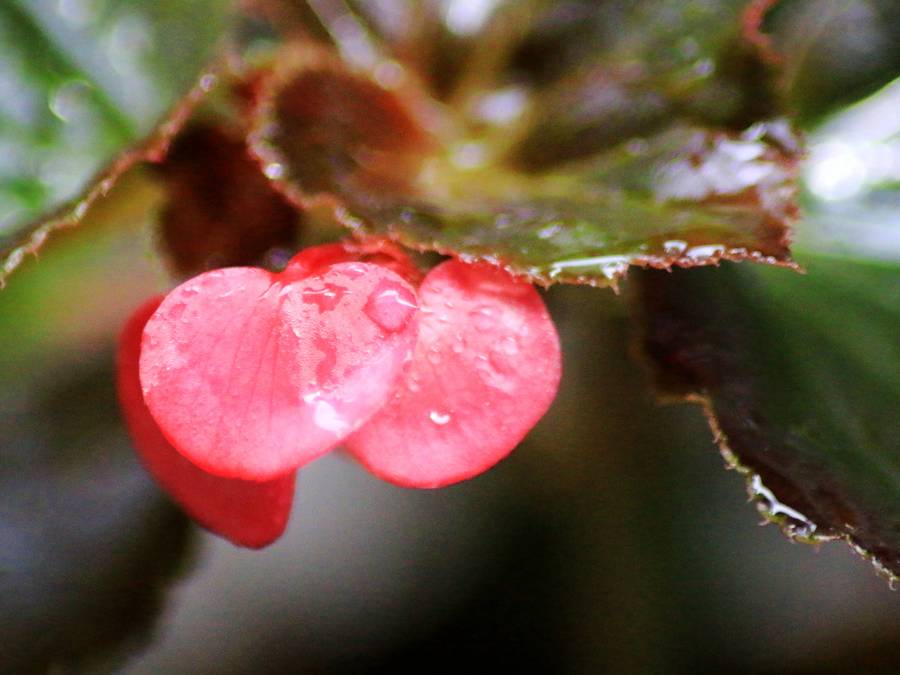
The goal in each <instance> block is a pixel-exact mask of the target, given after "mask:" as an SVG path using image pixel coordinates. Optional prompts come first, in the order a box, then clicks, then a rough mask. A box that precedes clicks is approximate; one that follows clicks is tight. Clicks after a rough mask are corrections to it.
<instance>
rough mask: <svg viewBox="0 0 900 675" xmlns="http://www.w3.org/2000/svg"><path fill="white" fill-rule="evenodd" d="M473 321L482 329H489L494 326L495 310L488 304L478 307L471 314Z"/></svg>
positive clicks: (476, 326)
mask: <svg viewBox="0 0 900 675" xmlns="http://www.w3.org/2000/svg"><path fill="white" fill-rule="evenodd" d="M469 317H470V318H471V319H472V323H473V324H474V325H475V328H477V329H478V330H480V331H487V330H490V329H491V328H493V326H494V310H493V309H491V308H490V307H488V306H487V305H482V306H481V307H477V308H476V309H474V310H473V311H472V312H471V313H470V314H469Z"/></svg>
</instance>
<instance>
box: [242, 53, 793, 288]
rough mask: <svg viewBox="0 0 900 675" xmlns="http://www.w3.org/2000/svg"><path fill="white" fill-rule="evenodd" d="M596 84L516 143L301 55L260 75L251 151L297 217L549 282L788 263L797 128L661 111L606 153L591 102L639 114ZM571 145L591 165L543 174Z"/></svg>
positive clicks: (406, 86)
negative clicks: (703, 124) (724, 122)
mask: <svg viewBox="0 0 900 675" xmlns="http://www.w3.org/2000/svg"><path fill="white" fill-rule="evenodd" d="M603 72H605V71H603ZM601 75H602V72H601ZM598 77H599V78H600V79H599V80H598V81H597V82H593V81H592V80H591V78H590V77H587V80H588V82H585V81H583V80H582V79H579V80H578V81H577V83H576V84H577V86H574V85H573V87H572V88H571V90H570V89H567V88H566V87H564V86H563V87H561V88H559V89H556V90H554V91H553V92H550V93H549V94H548V95H545V96H543V97H541V98H540V99H538V98H535V99H534V100H532V101H530V103H529V102H528V101H523V102H520V103H519V104H518V105H519V106H520V107H521V108H522V111H520V116H522V117H523V118H527V117H529V115H526V114H525V112H524V111H525V110H529V109H530V108H529V105H530V106H533V107H534V108H535V110H534V111H532V114H531V115H530V116H531V117H534V118H535V119H536V121H533V122H532V123H531V127H533V128H532V129H531V132H530V133H529V134H528V135H527V136H526V137H525V139H524V140H520V141H519V143H518V144H513V140H514V139H515V138H516V137H517V134H518V132H517V131H516V128H515V127H514V126H512V125H506V126H504V125H498V126H497V127H496V128H493V129H485V130H483V131H480V132H478V133H473V132H471V129H469V127H467V126H466V125H465V124H460V123H459V120H457V119H455V118H453V117H451V116H445V115H444V113H445V112H446V110H445V109H443V108H441V107H440V106H438V105H436V104H435V103H434V101H433V100H432V99H430V98H429V97H428V95H427V94H426V93H424V92H422V91H419V90H418V89H416V88H415V87H414V86H413V85H412V84H411V82H410V80H411V78H407V80H405V81H403V80H401V83H400V84H398V85H397V86H396V87H394V86H393V84H392V85H391V86H392V87H393V88H386V87H384V86H382V84H380V83H379V80H378V73H377V72H375V73H373V74H371V76H368V75H367V74H366V73H364V72H360V71H359V70H351V69H350V68H348V67H347V66H346V65H345V64H343V63H342V62H341V61H340V60H339V59H338V58H337V57H336V56H335V55H333V54H330V53H328V52H325V51H324V50H321V49H314V48H309V47H296V46H295V48H293V49H285V50H284V51H283V52H282V55H281V57H280V58H279V60H278V62H277V65H276V67H275V69H274V72H273V73H271V74H270V75H269V76H268V77H266V78H264V81H263V83H262V86H261V89H260V96H259V98H258V99H257V101H256V106H255V108H254V110H253V113H252V126H253V132H252V133H251V137H250V147H251V150H252V151H253V152H254V153H255V154H256V155H257V156H258V157H259V158H260V161H261V162H262V163H263V165H264V167H265V172H266V174H267V175H268V176H269V177H270V178H272V179H273V180H274V181H275V183H276V185H277V186H278V187H279V189H281V190H283V191H284V192H285V194H286V195H288V196H289V197H290V198H291V199H292V200H293V201H294V202H295V203H297V204H299V205H300V206H303V207H306V206H310V205H313V204H316V203H320V202H323V201H324V202H326V203H329V204H331V205H332V206H333V207H334V213H335V215H336V217H337V219H338V220H339V221H341V222H342V223H344V224H345V225H347V226H348V227H350V228H352V229H354V230H355V231H364V232H367V233H370V234H373V233H374V234H379V235H387V236H389V237H391V238H392V239H394V240H396V241H398V242H400V243H402V244H403V245H405V246H407V247H410V248H414V249H417V250H428V251H437V252H440V253H444V254H448V255H454V256H457V257H464V258H467V259H478V258H480V259H483V260H487V261H489V262H494V263H500V264H503V265H504V266H506V267H507V268H508V269H509V270H511V271H513V272H514V273H516V274H518V275H520V276H527V277H529V278H531V279H533V280H535V281H539V282H542V283H550V282H556V281H568V282H577V283H591V284H597V285H602V284H608V283H615V281H616V280H617V279H618V278H619V277H621V276H622V275H623V274H624V273H625V272H626V271H627V269H628V267H629V266H630V265H639V266H644V267H659V268H666V269H668V268H670V267H672V266H685V267H693V266H698V265H709V264H716V263H718V262H719V261H720V260H723V259H728V260H753V261H758V262H764V263H768V264H780V265H788V266H789V265H791V262H790V258H789V251H788V229H787V226H788V224H789V223H790V222H791V221H792V220H793V218H794V216H795V213H796V205H795V189H794V179H795V174H796V162H797V157H798V152H799V148H798V143H797V140H796V138H795V137H794V136H793V134H792V132H791V130H790V128H789V126H788V125H787V124H786V123H783V122H772V123H765V124H755V125H753V126H752V127H750V128H748V129H746V130H745V131H744V132H743V133H734V132H731V131H720V130H711V129H704V128H700V127H697V126H695V125H694V124H693V123H688V122H687V121H685V120H682V119H679V118H672V117H671V115H669V112H668V110H667V109H666V110H663V111H662V113H660V114H661V115H662V117H661V118H660V119H661V120H665V121H666V124H665V125H663V126H662V128H659V129H657V128H656V127H654V128H653V133H652V135H650V136H649V137H647V138H638V139H636V140H635V139H631V141H633V142H629V138H630V136H631V135H632V134H633V133H637V132H636V131H635V130H630V131H628V132H627V133H625V132H624V131H623V130H622V129H618V130H617V131H616V132H615V133H613V134H612V136H611V137H610V138H606V137H605V136H604V137H603V139H601V140H602V142H598V143H596V144H595V143H594V141H593V140H590V139H589V137H590V136H591V135H592V133H593V132H591V133H588V134H587V135H585V133H582V132H583V131H584V129H583V128H582V127H583V126H584V125H585V124H588V126H589V127H590V128H591V129H594V128H595V127H596V128H603V129H609V128H611V127H612V121H611V119H610V114H611V113H610V112H609V111H608V110H606V108H603V110H600V111H593V113H591V114H589V115H587V117H588V119H587V120H585V119H581V117H583V115H582V116H579V111H582V112H583V111H584V109H585V106H586V105H587V103H585V100H584V99H585V97H588V94H589V93H590V92H591V91H593V92H594V93H595V94H596V96H595V98H597V99H599V100H600V101H608V100H609V98H610V96H611V95H612V94H615V95H616V101H617V103H616V106H615V107H616V110H617V111H618V112H617V113H616V114H617V115H619V116H620V117H624V118H625V119H626V120H629V121H630V120H633V119H634V117H635V115H636V114H638V115H640V113H636V112H635V110H634V105H632V104H633V103H634V101H633V100H632V99H631V98H628V97H626V96H625V95H624V94H622V93H621V92H619V84H621V83H615V82H612V83H611V82H607V78H606V77H605V76H599V75H598ZM647 86H649V85H647ZM592 87H593V88H592ZM597 87H599V90H597V91H595V89H596V88H597ZM609 88H611V91H607V89H609ZM586 89H587V91H586ZM629 91H630V90H629ZM633 93H634V92H631V94H633ZM631 94H629V96H630V95H631ZM588 98H590V97H588ZM601 107H602V106H601ZM604 111H605V112H604ZM551 112H553V113H555V114H550V113H551ZM570 112H571V115H570V114H569V113H570ZM601 113H602V114H601ZM585 114H587V113H585ZM542 125H544V126H542ZM545 127H546V128H545ZM595 140H596V139H595ZM511 144H513V147H511V148H510V147H509V146H510V145H511ZM570 146H571V147H570ZM565 148H569V149H574V150H573V152H574V153H575V155H576V156H577V157H578V158H580V160H579V161H578V162H575V161H569V162H562V159H566V158H567V159H570V160H571V159H572V157H568V154H571V153H568V150H566V151H565V152H563V155H566V157H556V161H548V158H549V155H552V154H553V152H555V151H557V150H560V149H565ZM576 150H577V152H575V151H576ZM582 150H583V151H584V152H582ZM567 153H568V154H567ZM538 160H540V161H538Z"/></svg>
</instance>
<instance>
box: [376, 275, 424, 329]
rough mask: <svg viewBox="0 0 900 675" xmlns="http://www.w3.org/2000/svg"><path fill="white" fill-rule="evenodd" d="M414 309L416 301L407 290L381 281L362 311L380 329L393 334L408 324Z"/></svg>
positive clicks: (395, 284)
mask: <svg viewBox="0 0 900 675" xmlns="http://www.w3.org/2000/svg"><path fill="white" fill-rule="evenodd" d="M416 309H418V306H417V305H416V299H415V297H414V296H413V294H412V293H411V292H410V291H409V289H407V288H406V287H404V286H401V285H400V284H398V283H396V282H392V281H382V282H381V284H379V286H378V288H376V289H375V291H374V292H373V293H372V295H371V296H370V297H369V301H368V302H367V303H366V306H365V307H364V308H363V311H365V313H366V315H367V316H368V317H369V318H370V319H371V320H372V321H373V322H374V323H375V324H377V325H378V326H380V327H381V328H382V329H384V330H386V331H388V332H391V333H394V332H396V331H399V330H401V329H403V328H404V327H405V326H407V325H408V324H409V322H410V320H411V319H412V317H413V315H414V314H415V312H416Z"/></svg>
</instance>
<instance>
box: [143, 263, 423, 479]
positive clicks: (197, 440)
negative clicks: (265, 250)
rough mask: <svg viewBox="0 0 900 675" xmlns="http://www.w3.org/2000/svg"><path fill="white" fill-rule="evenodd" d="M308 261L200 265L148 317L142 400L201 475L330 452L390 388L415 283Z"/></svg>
mask: <svg viewBox="0 0 900 675" xmlns="http://www.w3.org/2000/svg"><path fill="white" fill-rule="evenodd" d="M309 255H310V254H309V253H306V254H305V256H306V258H309ZM326 259H330V254H329V256H326ZM313 267H314V269H311V268H310V266H309V265H305V264H300V265H295V264H291V265H288V268H287V269H286V270H285V271H284V272H283V273H281V274H272V273H270V272H267V271H265V270H261V269H256V268H248V267H233V268H226V269H221V270H215V271H212V272H207V273H205V274H201V275H200V276H198V277H195V278H193V279H191V280H189V281H187V282H185V283H184V284H182V285H181V286H179V287H177V288H175V289H174V290H173V291H172V292H170V293H169V294H168V295H167V296H166V299H165V300H164V301H163V303H162V305H160V307H159V309H157V311H156V312H155V313H154V314H153V316H152V317H151V318H150V320H149V321H148V323H147V326H146V327H145V329H144V339H143V345H142V348H141V360H140V377H141V384H142V385H143V392H144V400H145V401H146V402H147V406H148V407H149V408H150V412H151V413H152V415H153V417H154V419H155V420H156V422H157V424H159V427H160V429H162V431H163V433H164V434H165V435H166V437H167V438H168V439H169V440H170V441H171V442H172V444H173V445H174V446H175V448H176V449H177V450H178V451H179V452H181V453H182V454H183V455H184V456H185V457H187V458H188V459H189V460H190V461H191V462H193V463H194V464H196V465H198V466H199V467H201V468H202V469H204V470H205V471H208V472H210V473H214V474H217V475H221V476H225V477H230V478H243V479H247V480H267V479H270V478H273V477H275V476H278V475H281V474H284V473H286V472H288V471H291V470H293V469H295V468H297V467H299V466H302V465H304V464H306V463H307V462H310V461H312V460H313V459H315V458H317V457H319V456H320V455H322V454H323V453H325V452H327V451H328V450H330V449H331V448H332V447H334V445H335V444H337V443H338V442H340V441H341V440H342V439H343V438H345V437H346V436H347V435H348V434H350V433H352V432H353V431H355V430H356V429H358V428H359V427H360V426H361V425H362V424H363V423H364V422H365V421H366V420H368V418H369V417H370V416H371V415H372V414H373V413H375V411H377V410H378V409H379V408H380V407H381V406H382V405H384V403H385V402H386V401H387V400H388V398H389V397H390V395H391V394H392V393H393V391H394V389H395V387H396V384H397V382H398V380H399V378H400V376H401V375H402V370H403V368H404V366H405V365H406V363H407V361H408V360H409V357H410V355H411V354H412V350H413V347H414V345H415V340H416V332H417V320H416V314H417V312H416V309H417V307H416V296H415V291H413V289H412V287H410V286H409V284H407V283H406V281H404V280H403V279H401V278H400V277H399V276H398V275H396V274H395V273H393V272H391V271H390V270H388V269H385V268H383V267H380V266H378V265H372V264H368V263H361V262H338V263H336V264H331V265H325V266H322V265H317V266H313Z"/></svg>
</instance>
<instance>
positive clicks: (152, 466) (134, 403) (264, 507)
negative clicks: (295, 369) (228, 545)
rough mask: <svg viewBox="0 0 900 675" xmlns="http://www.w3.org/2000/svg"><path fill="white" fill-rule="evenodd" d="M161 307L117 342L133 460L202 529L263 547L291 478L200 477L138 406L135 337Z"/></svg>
mask: <svg viewBox="0 0 900 675" xmlns="http://www.w3.org/2000/svg"><path fill="white" fill-rule="evenodd" d="M161 302H162V297H158V298H154V299H152V300H150V301H148V302H147V303H146V304H144V305H143V306H142V307H141V308H140V309H138V310H137V312H135V313H134V315H132V317H131V318H130V319H129V320H128V323H126V324H125V328H124V329H123V331H122V335H121V337H120V339H119V354H118V389H119V401H120V403H121V406H122V411H123V414H124V416H125V421H126V423H127V425H128V430H129V432H130V433H131V437H132V439H133V440H134V443H135V447H136V448H137V451H138V455H139V456H140V458H141V461H142V462H143V463H144V465H145V466H146V467H147V470H148V471H149V472H150V473H151V474H152V475H153V477H154V478H155V479H156V480H157V481H158V482H159V484H160V485H161V486H162V487H163V488H164V489H165V490H166V492H168V493H169V495H171V497H172V499H174V500H175V501H176V502H178V503H179V504H180V505H181V506H182V508H184V510H185V511H186V512H187V513H188V515H190V516H191V518H193V519H194V520H196V521H197V522H198V523H199V524H201V525H202V526H203V527H205V528H206V529H208V530H210V531H211V532H214V533H216V534H219V535H222V536H223V537H225V538H227V539H229V540H230V541H232V542H234V543H235V544H239V545H241V546H247V547H250V548H261V547H263V546H267V545H268V544H271V543H272V542H273V541H275V540H276V539H278V538H279V537H280V536H281V535H282V533H283V532H284V529H285V527H286V526H287V521H288V516H289V515H290V512H291V503H292V502H293V499H294V478H295V474H294V473H289V474H285V475H283V476H280V477H278V478H275V479H274V480H270V481H264V482H255V481H245V480H237V479H229V478H220V477H218V476H213V475H211V474H209V473H206V472H205V471H202V470H201V469H199V468H198V467H197V466H195V465H193V464H191V463H190V462H189V461H188V460H186V459H185V458H184V457H183V456H182V455H181V454H179V453H178V452H177V451H176V450H175V449H174V448H173V447H172V445H171V444H170V443H169V442H168V441H167V440H166V438H165V437H164V436H163V434H162V432H161V431H160V430H159V427H158V426H157V425H156V422H155V421H154V420H153V417H152V416H151V415H150V411H149V410H148V409H147V405H146V404H145V403H144V397H143V394H142V393H141V383H140V378H139V372H138V361H139V357H140V350H141V338H142V336H143V332H144V326H145V324H146V323H147V320H148V319H149V318H150V316H151V315H152V314H153V313H154V312H155V311H156V309H157V307H159V305H160V303H161Z"/></svg>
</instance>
